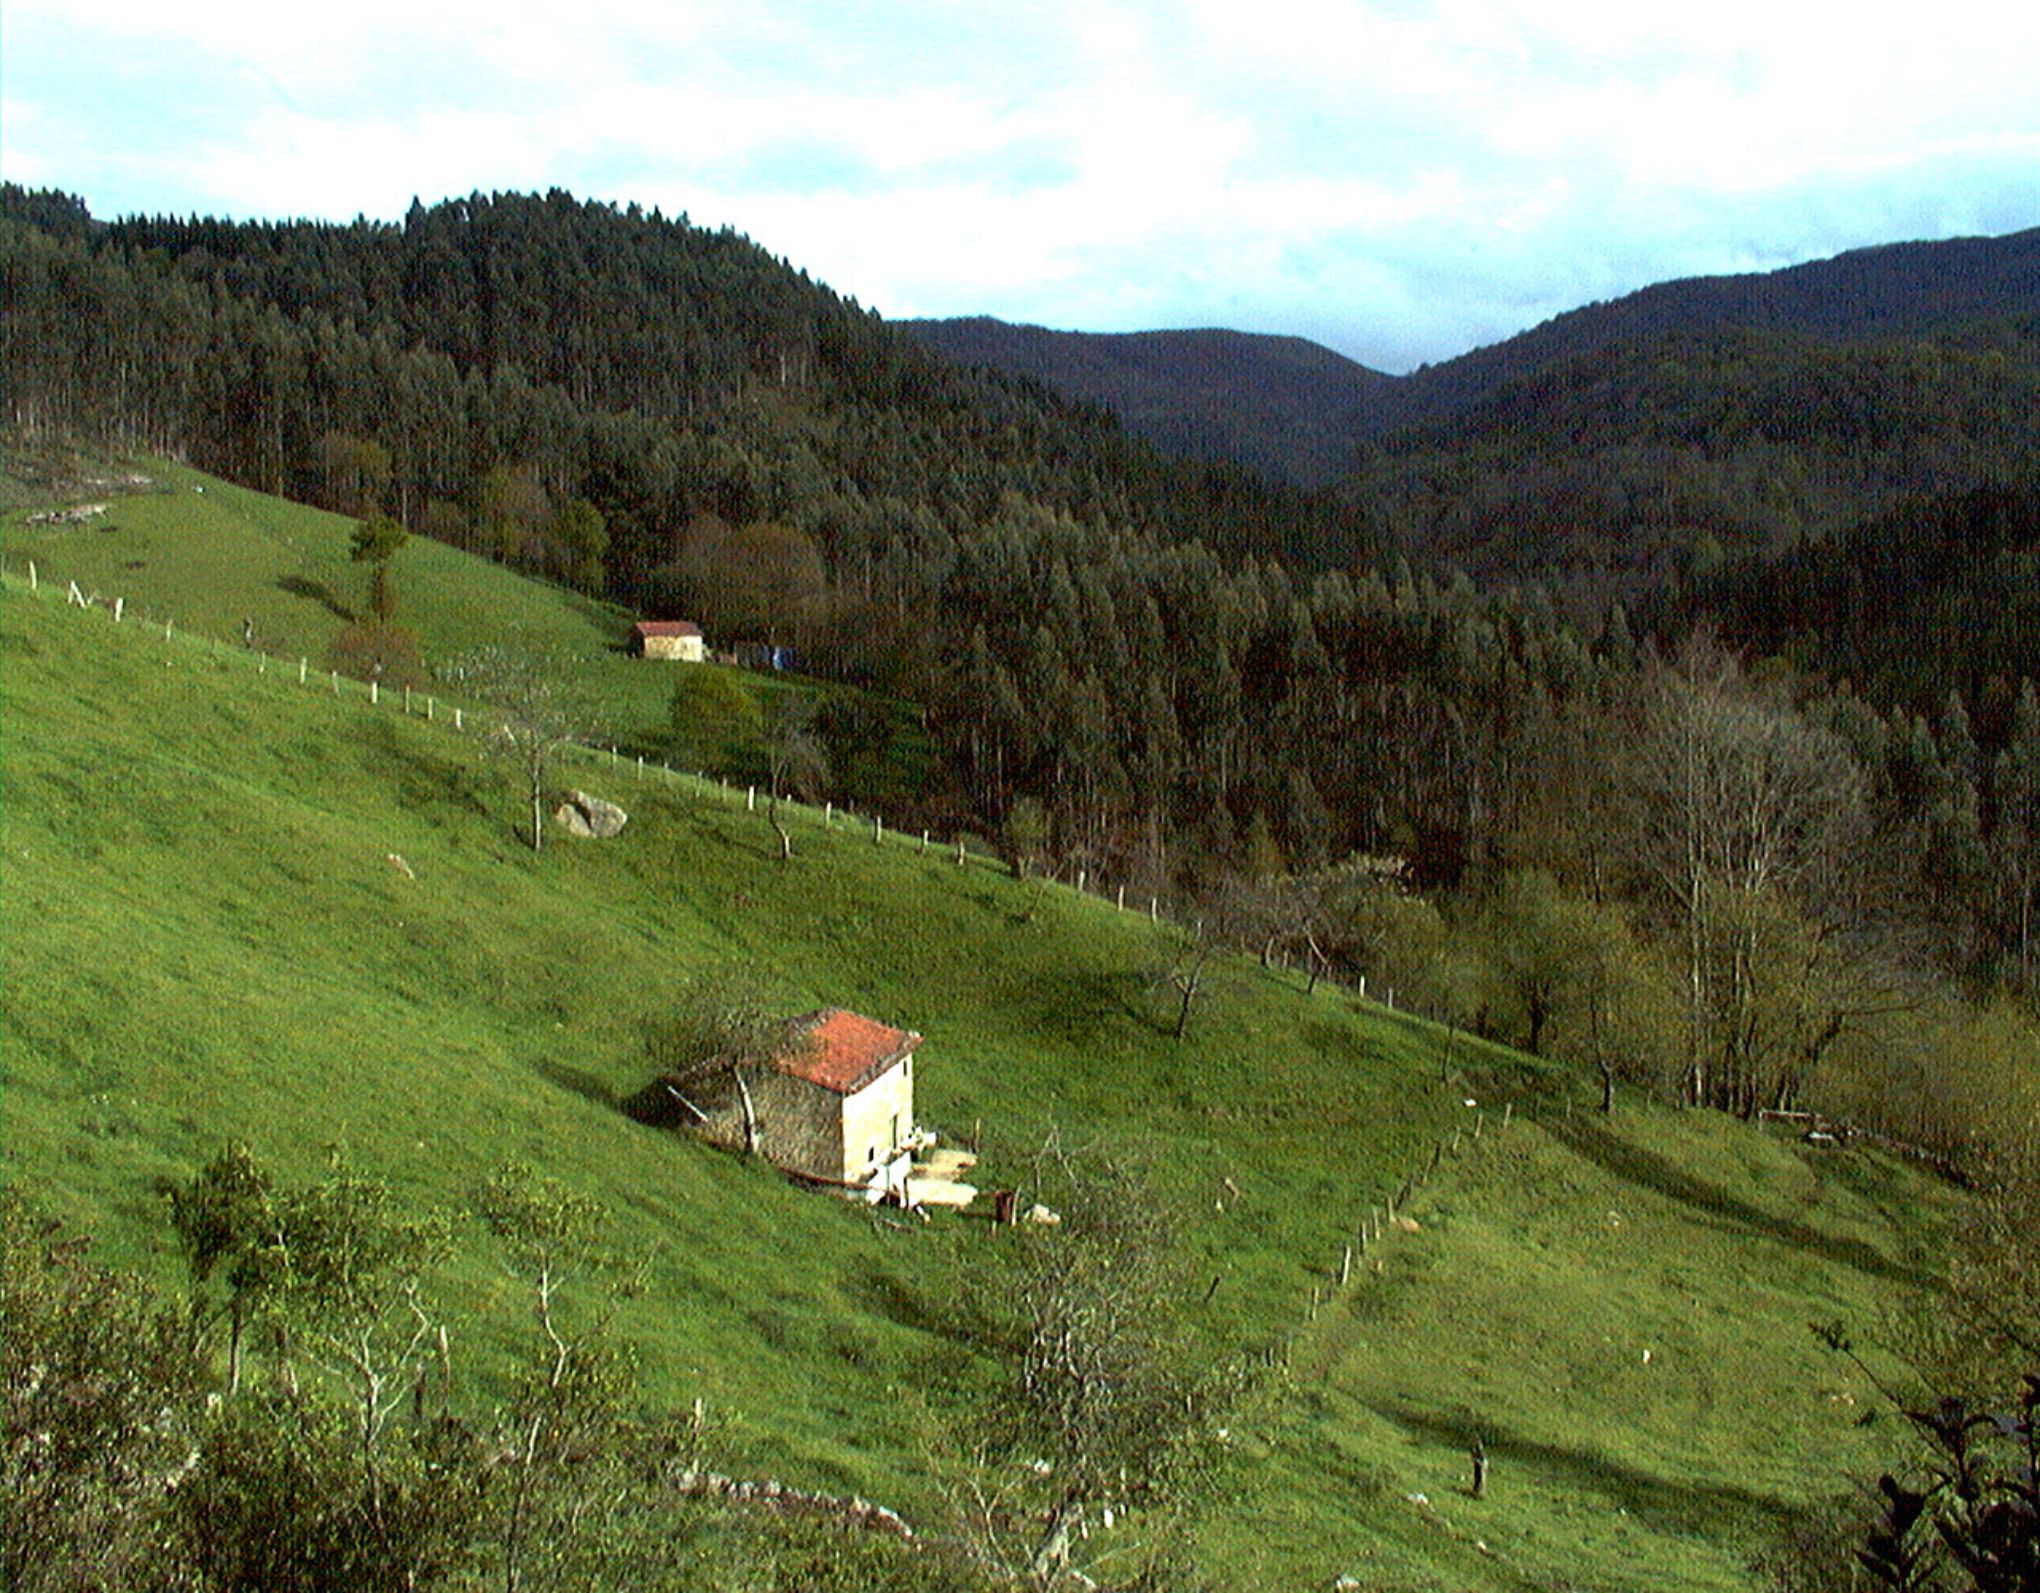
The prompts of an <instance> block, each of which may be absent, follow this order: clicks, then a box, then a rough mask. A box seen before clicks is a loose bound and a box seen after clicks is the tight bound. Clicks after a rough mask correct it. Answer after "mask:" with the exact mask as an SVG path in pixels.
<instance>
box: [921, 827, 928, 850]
mask: <svg viewBox="0 0 2040 1593" xmlns="http://www.w3.org/2000/svg"><path fill="white" fill-rule="evenodd" d="M921 850H922V851H924V852H925V851H927V850H928V832H927V831H926V830H923V831H922V832H921Z"/></svg>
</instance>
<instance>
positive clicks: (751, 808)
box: [744, 785, 758, 813]
mask: <svg viewBox="0 0 2040 1593" xmlns="http://www.w3.org/2000/svg"><path fill="white" fill-rule="evenodd" d="M744 811H745V812H746V813H756V812H757V811H758V788H757V787H756V786H755V785H747V786H745V787H744Z"/></svg>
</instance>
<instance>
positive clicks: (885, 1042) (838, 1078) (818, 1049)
mask: <svg viewBox="0 0 2040 1593" xmlns="http://www.w3.org/2000/svg"><path fill="white" fill-rule="evenodd" d="M793 1032H794V1034H795V1035H796V1036H799V1037H800V1040H799V1041H797V1042H796V1044H797V1045H798V1049H795V1050H789V1051H787V1052H786V1053H784V1054H783V1055H780V1056H777V1057H775V1058H773V1062H772V1065H773V1066H774V1067H776V1068H778V1069H779V1070H780V1071H781V1072H782V1073H791V1074H792V1075H793V1076H794V1077H795V1078H797V1079H806V1080H807V1081H808V1082H809V1083H810V1084H819V1085H820V1086H821V1087H822V1088H823V1089H825V1090H834V1091H835V1092H836V1093H837V1094H838V1095H855V1094H856V1093H857V1092H858V1091H859V1090H861V1089H863V1088H864V1086H865V1085H867V1084H869V1083H870V1082H871V1081H872V1080H873V1079H875V1078H877V1077H878V1076H879V1075H880V1074H881V1073H884V1072H886V1071H887V1070H888V1069H889V1068H891V1067H892V1065H893V1064H894V1063H896V1062H903V1061H905V1060H906V1059H907V1058H908V1057H909V1056H911V1055H912V1054H913V1050H914V1047H915V1046H917V1045H919V1044H920V1043H921V1037H920V1036H919V1035H918V1034H914V1033H912V1032H910V1031H908V1030H906V1029H895V1028H891V1027H889V1026H888V1025H886V1024H883V1023H880V1022H878V1021H877V1020H876V1019H873V1018H862V1017H859V1016H858V1015H857V1014H856V1013H854V1012H846V1011H845V1010H844V1009H843V1008H841V1007H824V1008H823V1009H822V1010H821V1011H820V1012H810V1013H808V1014H807V1015H806V1016H805V1017H801V1018H795V1019H794V1020H793ZM802 1042H804V1043H802Z"/></svg>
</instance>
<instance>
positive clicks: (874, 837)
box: [871, 813, 885, 846]
mask: <svg viewBox="0 0 2040 1593" xmlns="http://www.w3.org/2000/svg"><path fill="white" fill-rule="evenodd" d="M884 839H885V820H884V819H882V818H880V817H879V816H878V815H877V814H876V813H874V814H872V816H871V844H872V845H873V846H876V845H878V843H879V842H880V841H882V840H884Z"/></svg>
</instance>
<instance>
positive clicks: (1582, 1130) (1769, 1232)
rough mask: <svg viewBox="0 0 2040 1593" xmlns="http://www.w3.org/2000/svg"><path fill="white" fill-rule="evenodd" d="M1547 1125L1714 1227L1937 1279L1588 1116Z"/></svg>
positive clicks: (1913, 1280) (1902, 1277)
mask: <svg viewBox="0 0 2040 1593" xmlns="http://www.w3.org/2000/svg"><path fill="white" fill-rule="evenodd" d="M1545 1126H1546V1128H1547V1129H1548V1130H1549V1132H1550V1133H1551V1134H1552V1136H1553V1137H1554V1138H1556V1139H1557V1140H1558V1141H1559V1142H1560V1143H1561V1144H1563V1145H1565V1146H1566V1147H1567V1148H1568V1149H1570V1150H1572V1151H1575V1152H1576V1153H1578V1154H1579V1155H1581V1156H1584V1157H1585V1158H1586V1159H1587V1160H1588V1161H1590V1162H1592V1163H1593V1164H1594V1165H1595V1166H1597V1167H1599V1168H1600V1169H1601V1170H1602V1171H1603V1172H1606V1173H1609V1174H1611V1175H1612V1176H1614V1177H1616V1178H1620V1179H1622V1180H1624V1181H1625V1182H1628V1183H1632V1184H1636V1185H1638V1186H1639V1187H1641V1188H1644V1189H1648V1190H1651V1191H1653V1192H1654V1193H1656V1194H1660V1195H1663V1196H1665V1197H1666V1198H1667V1199H1669V1200H1675V1201H1677V1202H1679V1203H1680V1204H1681V1205H1684V1206H1687V1207H1690V1208H1691V1209H1692V1210H1694V1211H1696V1212H1699V1213H1701V1214H1702V1215H1703V1216H1704V1217H1705V1218H1707V1219H1709V1221H1710V1225H1711V1226H1713V1227H1715V1228H1718V1229H1721V1230H1723V1231H1727V1232H1734V1231H1736V1230H1742V1231H1745V1232H1748V1233H1755V1234H1759V1235H1762V1236H1763V1237H1765V1238H1767V1239H1773V1240H1776V1241H1777V1242H1778V1243H1779V1244H1784V1245H1790V1246H1792V1247H1793V1248H1794V1249H1799V1250H1807V1251H1811V1252H1812V1253H1813V1254H1815V1255H1817V1256H1821V1257H1823V1258H1824V1259H1826V1260H1828V1261H1832V1262H1834V1263H1835V1264H1837V1265H1838V1266H1844V1267H1854V1268H1855V1269H1856V1270H1857V1271H1859V1272H1866V1273H1869V1274H1871V1275H1873V1276H1875V1277H1880V1278H1888V1279H1891V1280H1892V1281H1894V1282H1897V1283H1903V1284H1907V1285H1911V1286H1915V1287H1917V1286H1922V1285H1926V1284H1929V1283H1931V1282H1932V1281H1933V1279H1932V1277H1931V1276H1930V1275H1929V1274H1928V1273H1926V1272H1924V1271H1922V1270H1920V1269H1919V1268H1918V1267H1916V1266H1913V1265H1909V1264H1907V1263H1905V1262H1902V1261H1895V1260H1893V1259H1892V1258H1891V1257H1890V1256H1887V1255H1886V1254H1884V1252H1883V1251H1881V1250H1879V1249H1877V1247H1876V1246H1874V1245H1871V1244H1868V1243H1865V1242H1864V1241H1863V1240H1861V1239H1848V1238H1843V1237H1841V1236H1839V1235H1836V1234H1830V1233H1823V1232H1822V1231H1821V1230H1820V1229H1818V1228H1814V1227H1810V1226H1808V1225H1807V1224H1806V1223H1803V1222H1796V1221H1794V1220H1793V1219H1792V1218H1790V1217H1783V1216H1780V1215H1778V1213H1776V1212H1771V1211H1765V1210H1764V1209H1763V1208H1762V1207H1761V1206H1755V1205H1752V1204H1751V1203H1750V1202H1749V1201H1747V1200H1744V1199H1742V1198H1741V1197H1740V1196H1737V1195H1734V1194H1731V1193H1730V1192H1729V1191H1728V1190H1726V1189H1724V1188H1722V1187H1721V1186H1720V1185H1719V1184H1712V1183H1709V1182H1707V1181H1706V1180H1705V1179H1701V1178H1695V1177H1694V1176H1693V1175H1692V1174H1691V1173H1689V1172H1687V1171H1685V1170H1684V1169H1683V1168H1681V1167H1678V1166H1675V1165H1674V1164H1673V1163H1671V1162H1669V1161H1667V1160H1666V1159H1665V1158H1664V1157H1662V1156H1659V1155H1658V1154H1657V1153H1656V1152H1654V1151H1648V1150H1645V1149H1643V1148H1642V1147H1641V1146H1639V1145H1633V1144H1631V1143H1630V1142H1629V1141H1627V1140H1625V1139H1622V1138H1621V1137H1620V1136H1618V1135H1616V1134H1614V1133H1612V1132H1610V1131H1609V1130H1608V1129H1606V1128H1603V1127H1602V1126H1601V1125H1600V1124H1599V1123H1597V1122H1594V1121H1593V1120H1591V1119H1589V1118H1584V1117H1581V1118H1574V1119H1572V1120H1570V1121H1558V1122H1547V1123H1546V1125H1545Z"/></svg>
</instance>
